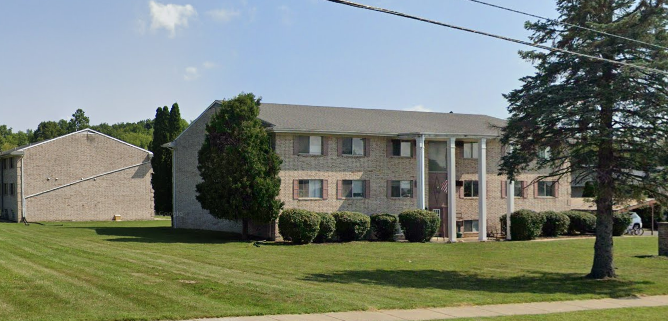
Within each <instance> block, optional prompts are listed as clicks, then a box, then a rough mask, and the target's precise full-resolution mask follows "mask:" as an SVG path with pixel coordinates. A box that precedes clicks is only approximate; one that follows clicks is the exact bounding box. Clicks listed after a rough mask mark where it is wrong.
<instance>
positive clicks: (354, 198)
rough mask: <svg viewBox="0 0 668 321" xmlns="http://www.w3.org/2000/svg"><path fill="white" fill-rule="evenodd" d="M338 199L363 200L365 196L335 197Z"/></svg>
mask: <svg viewBox="0 0 668 321" xmlns="http://www.w3.org/2000/svg"><path fill="white" fill-rule="evenodd" d="M337 199H338V200H342V201H359V200H365V199H367V198H366V197H341V198H337Z"/></svg>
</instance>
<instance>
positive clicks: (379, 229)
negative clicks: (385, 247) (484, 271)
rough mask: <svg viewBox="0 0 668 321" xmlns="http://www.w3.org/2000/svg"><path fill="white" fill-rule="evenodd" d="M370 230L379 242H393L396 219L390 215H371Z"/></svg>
mask: <svg viewBox="0 0 668 321" xmlns="http://www.w3.org/2000/svg"><path fill="white" fill-rule="evenodd" d="M371 230H373V234H374V235H375V236H376V238H377V239H378V240H379V241H394V233H395V231H396V230H397V217H396V216H394V215H392V214H373V215H371Z"/></svg>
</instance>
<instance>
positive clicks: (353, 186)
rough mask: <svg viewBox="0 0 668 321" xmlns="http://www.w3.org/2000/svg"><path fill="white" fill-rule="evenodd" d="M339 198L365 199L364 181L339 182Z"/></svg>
mask: <svg viewBox="0 0 668 321" xmlns="http://www.w3.org/2000/svg"><path fill="white" fill-rule="evenodd" d="M341 197H343V198H365V197H366V181H364V180H343V181H341Z"/></svg>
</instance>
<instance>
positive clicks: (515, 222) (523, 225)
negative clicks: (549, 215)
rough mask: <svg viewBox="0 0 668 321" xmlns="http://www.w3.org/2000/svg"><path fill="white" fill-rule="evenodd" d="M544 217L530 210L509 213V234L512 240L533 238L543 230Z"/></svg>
mask: <svg viewBox="0 0 668 321" xmlns="http://www.w3.org/2000/svg"><path fill="white" fill-rule="evenodd" d="M544 224H545V217H544V216H543V215H541V214H540V213H536V212H534V211H530V210H519V211H515V212H513V214H512V215H510V236H511V238H512V240H513V241H526V240H533V239H535V238H536V236H539V235H540V233H541V232H542V231H543V225H544Z"/></svg>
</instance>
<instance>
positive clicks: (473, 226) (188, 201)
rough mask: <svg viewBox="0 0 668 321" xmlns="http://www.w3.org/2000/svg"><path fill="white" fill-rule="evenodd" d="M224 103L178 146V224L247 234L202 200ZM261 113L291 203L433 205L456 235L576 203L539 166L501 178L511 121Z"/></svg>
mask: <svg viewBox="0 0 668 321" xmlns="http://www.w3.org/2000/svg"><path fill="white" fill-rule="evenodd" d="M218 104H219V102H218V101H216V102H214V103H213V104H211V105H210V106H209V107H208V108H207V109H206V110H205V111H204V113H203V114H202V115H201V116H200V117H199V118H198V119H197V120H195V121H194V122H193V123H192V124H191V125H190V127H188V129H186V131H184V132H183V133H182V134H181V136H179V137H178V138H177V139H176V140H174V141H173V142H172V143H170V144H169V147H170V148H172V149H173V150H174V153H173V157H174V158H173V164H174V173H173V174H174V211H175V217H174V226H175V227H177V228H190V229H212V230H221V231H233V232H238V231H240V224H239V222H232V221H226V220H219V219H216V218H214V217H213V216H211V215H210V214H209V213H208V212H207V211H206V210H203V209H202V208H201V207H200V204H199V202H198V201H197V200H196V199H195V195H196V192H195V185H196V184H197V183H198V182H200V181H201V179H200V176H199V172H198V170H197V152H198V150H199V149H200V147H201V145H202V143H203V142H204V138H205V134H206V133H205V126H206V124H207V123H208V121H209V119H210V118H211V116H212V115H213V114H214V113H215V112H216V110H217V106H218ZM259 118H260V119H261V120H262V121H264V122H265V123H266V124H267V131H268V132H269V133H270V134H271V136H272V141H273V145H274V147H275V150H276V152H277V153H278V155H279V156H280V157H281V158H282V159H283V164H282V166H281V172H280V177H281V180H282V183H281V192H280V198H281V200H283V201H284V202H285V208H302V209H307V210H313V211H318V212H334V211H357V212H362V213H366V214H373V213H392V214H398V213H399V212H401V211H404V210H407V209H415V208H428V209H430V210H434V211H437V212H439V213H440V215H441V217H442V220H443V226H442V229H441V231H440V234H441V235H444V236H448V237H449V238H450V240H451V241H454V240H455V239H456V233H455V232H456V231H462V232H464V233H465V234H468V235H479V237H480V239H481V240H484V239H485V238H486V236H487V232H489V231H499V218H500V216H501V215H503V214H505V213H506V212H507V210H508V206H509V205H510V206H511V207H512V208H515V209H522V208H525V209H532V210H536V211H543V210H556V211H562V210H568V209H569V207H570V206H569V205H570V188H569V187H570V186H569V184H570V182H566V179H562V182H557V181H554V180H546V181H541V182H537V183H535V184H532V185H529V183H530V182H531V181H533V180H534V179H535V178H536V177H538V176H539V174H540V173H537V172H536V173H525V174H523V175H521V176H520V177H518V180H517V181H516V182H514V184H509V183H508V182H507V180H506V178H505V177H502V176H498V175H497V173H498V165H499V161H500V158H501V155H502V154H503V153H504V152H505V148H504V146H502V145H501V144H500V142H499V131H498V127H499V126H504V125H505V121H504V120H502V119H498V118H493V117H489V116H484V115H467V114H454V113H424V112H409V111H394V110H378V109H357V108H339V107H315V106H300V105H282V104H262V105H261V106H260V116H259ZM449 169H452V170H449ZM450 182H454V183H450ZM561 186H563V188H562V187H561ZM508 196H511V197H508ZM273 227H274V225H270V226H256V230H255V232H256V234H259V235H267V236H269V237H274V236H275V235H276V234H275V229H274V228H273Z"/></svg>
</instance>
